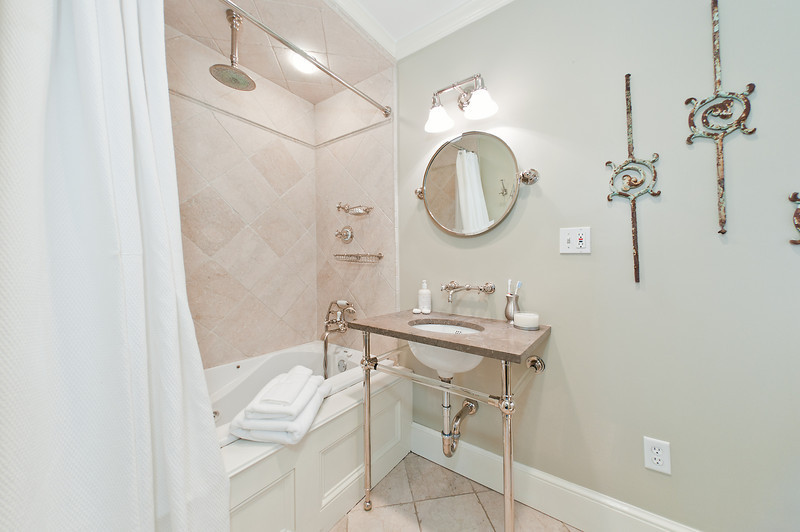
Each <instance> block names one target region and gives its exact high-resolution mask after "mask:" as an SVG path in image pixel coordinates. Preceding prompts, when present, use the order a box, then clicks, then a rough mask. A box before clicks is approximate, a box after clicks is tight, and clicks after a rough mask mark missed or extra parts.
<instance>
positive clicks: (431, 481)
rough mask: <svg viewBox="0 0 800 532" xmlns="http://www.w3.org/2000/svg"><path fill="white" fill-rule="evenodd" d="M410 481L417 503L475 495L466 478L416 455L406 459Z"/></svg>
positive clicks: (410, 455)
mask: <svg viewBox="0 0 800 532" xmlns="http://www.w3.org/2000/svg"><path fill="white" fill-rule="evenodd" d="M405 461H406V470H407V471H408V481H409V483H410V485H411V493H412V494H413V496H414V500H415V501H422V500H426V499H433V498H439V497H448V496H451V495H461V494H465V493H474V492H473V490H472V485H471V484H470V482H469V480H468V479H467V478H466V477H462V476H461V475H459V474H458V473H453V472H452V471H450V470H449V469H445V468H443V467H441V466H439V465H437V464H434V463H433V462H431V461H429V460H426V459H425V458H422V457H420V456H417V455H416V454H413V453H411V454H409V455H408V456H406V458H405Z"/></svg>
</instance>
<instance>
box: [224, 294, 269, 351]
mask: <svg viewBox="0 0 800 532" xmlns="http://www.w3.org/2000/svg"><path fill="white" fill-rule="evenodd" d="M279 321H280V317H279V316H277V315H276V314H275V313H274V312H272V311H271V310H270V309H269V308H268V307H267V306H266V305H265V304H264V303H262V302H261V301H259V300H258V299H256V298H255V297H254V296H253V295H251V294H247V295H245V297H244V298H243V300H242V302H241V303H240V304H239V306H237V307H236V308H235V309H233V311H231V313H230V314H228V315H227V316H226V317H225V318H224V319H223V320H221V322H220V323H219V325H217V326H216V327H215V328H214V330H213V332H215V333H216V334H217V335H219V336H220V337H221V338H222V339H224V340H225V341H226V342H228V343H229V344H231V345H232V346H233V347H235V348H236V349H238V350H239V351H241V352H242V353H244V355H245V356H248V357H251V356H258V355H263V354H264V353H265V351H264V346H268V345H270V341H271V336H272V335H273V331H274V330H275V328H276V326H277V325H278V322H279Z"/></svg>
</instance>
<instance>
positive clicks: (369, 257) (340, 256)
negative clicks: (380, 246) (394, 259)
mask: <svg viewBox="0 0 800 532" xmlns="http://www.w3.org/2000/svg"><path fill="white" fill-rule="evenodd" d="M333 257H334V258H335V259H336V260H340V261H342V262H358V263H363V264H369V263H373V264H374V263H376V262H378V261H379V260H381V259H382V258H383V253H334V254H333Z"/></svg>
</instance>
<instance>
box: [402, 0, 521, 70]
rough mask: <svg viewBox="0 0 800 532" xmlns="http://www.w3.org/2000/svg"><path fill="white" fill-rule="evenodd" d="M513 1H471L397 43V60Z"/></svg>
mask: <svg viewBox="0 0 800 532" xmlns="http://www.w3.org/2000/svg"><path fill="white" fill-rule="evenodd" d="M512 1H513V0H470V1H469V2H467V3H466V4H464V5H462V6H460V7H458V8H456V9H454V10H453V11H451V12H449V13H447V14H445V15H442V16H441V17H439V18H437V19H435V20H432V21H431V22H429V23H428V24H426V25H425V26H423V27H421V28H419V29H418V30H416V31H414V32H412V33H410V34H409V35H407V36H405V37H403V38H401V39H400V40H399V41H398V42H397V43H396V45H395V46H396V53H395V58H396V59H398V60H400V59H403V58H404V57H407V56H409V55H411V54H413V53H414V52H418V51H419V50H422V49H423V48H425V47H426V46H429V45H431V44H433V43H435V42H436V41H438V40H439V39H442V38H444V37H446V36H448V35H450V34H451V33H454V32H456V31H458V30H460V29H461V28H463V27H465V26H468V25H469V24H472V23H473V22H475V21H476V20H479V19H481V18H483V17H485V16H486V15H488V14H489V13H492V12H493V11H496V10H498V9H500V8H501V7H503V6H505V5H506V4H510V3H511V2H512Z"/></svg>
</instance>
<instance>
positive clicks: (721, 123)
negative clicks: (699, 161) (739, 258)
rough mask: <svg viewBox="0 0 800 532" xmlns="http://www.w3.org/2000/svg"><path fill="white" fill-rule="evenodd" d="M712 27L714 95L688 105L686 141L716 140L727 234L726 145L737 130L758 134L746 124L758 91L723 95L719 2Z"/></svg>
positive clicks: (720, 200) (721, 220)
mask: <svg viewBox="0 0 800 532" xmlns="http://www.w3.org/2000/svg"><path fill="white" fill-rule="evenodd" d="M711 28H712V31H713V45H714V47H713V53H714V95H713V96H710V97H708V98H706V99H705V100H699V101H698V100H697V98H688V99H687V100H686V102H685V103H686V105H691V106H692V110H691V111H689V129H690V130H691V131H692V134H691V135H689V137H688V138H687V139H686V144H692V141H693V140H694V139H696V138H701V137H702V138H707V139H712V140H713V141H714V142H715V143H716V145H717V210H718V211H719V233H720V234H725V233H726V232H727V230H726V229H725V223H726V221H727V215H726V212H725V163H724V160H723V152H722V144H723V141H724V140H725V137H726V136H727V135H730V134H731V133H733V132H734V131H736V130H737V129H740V130H742V133H743V134H745V135H750V134H752V133H755V131H756V128H752V129H750V128H748V127H747V125H746V124H745V120H747V117H748V115H749V114H750V100H748V99H747V97H748V96H749V95H750V94H752V93H753V91H754V90H755V89H756V86H755V84H754V83H748V84H747V87H746V88H745V90H744V91H743V92H741V93H736V92H721V91H720V89H721V87H722V66H721V63H720V58H719V10H718V8H717V0H711ZM697 115H699V116H700V125H699V126H698V124H697V123H696V120H697V119H696V116H697Z"/></svg>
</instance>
